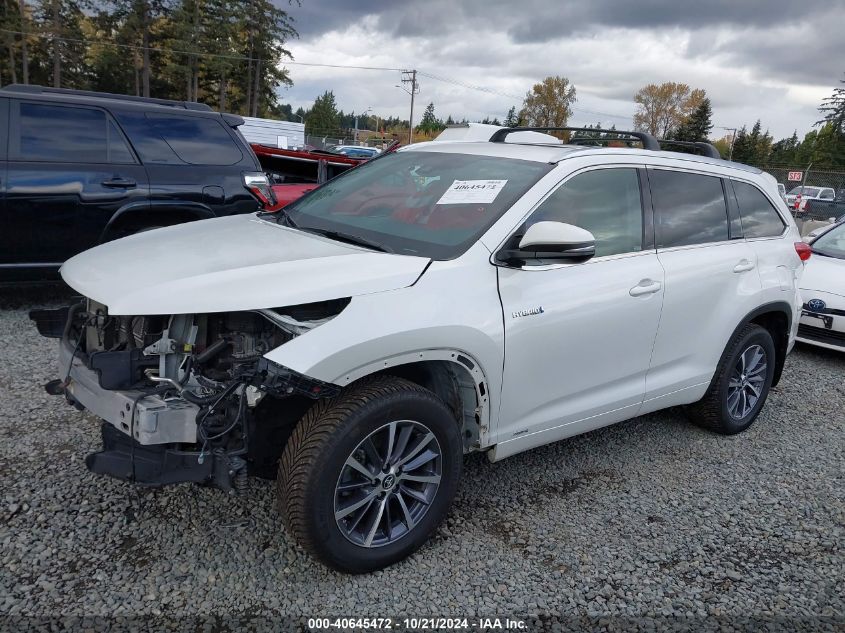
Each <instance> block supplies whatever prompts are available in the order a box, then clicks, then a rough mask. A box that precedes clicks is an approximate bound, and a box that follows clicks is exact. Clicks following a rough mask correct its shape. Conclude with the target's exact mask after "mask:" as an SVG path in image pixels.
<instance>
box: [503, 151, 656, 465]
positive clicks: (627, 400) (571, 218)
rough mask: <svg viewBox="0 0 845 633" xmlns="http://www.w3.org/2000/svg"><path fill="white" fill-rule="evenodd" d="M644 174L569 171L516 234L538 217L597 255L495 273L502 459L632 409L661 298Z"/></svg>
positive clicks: (612, 169) (616, 169)
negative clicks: (564, 226) (582, 236)
mask: <svg viewBox="0 0 845 633" xmlns="http://www.w3.org/2000/svg"><path fill="white" fill-rule="evenodd" d="M642 171H643V170H639V171H638V169H637V168H636V166H631V165H626V166H613V165H611V166H607V167H600V168H590V169H586V170H584V171H581V172H578V173H575V174H573V175H571V176H570V177H569V178H568V179H567V180H566V181H565V182H563V183H562V184H561V185H560V186H558V187H557V188H556V189H555V190H554V191H552V192H551V193H550V194H549V195H548V196H547V197H546V198H545V199H544V200H542V201H541V202H540V204H539V205H538V206H537V208H536V209H535V210H534V211H533V212H532V213H531V215H530V216H529V217H528V219H527V220H526V222H525V223H524V224H523V226H522V227H521V228H520V229H518V230H517V232H516V234H515V236H519V235H520V234H524V230H525V228H526V227H528V226H531V225H532V224H534V223H535V222H539V221H556V222H565V223H568V224H573V225H576V226H579V227H581V228H584V229H587V230H588V231H590V232H591V233H592V234H593V236H594V237H595V242H596V253H597V256H596V257H594V258H593V259H591V260H589V261H587V262H584V263H578V264H566V263H561V262H560V261H558V262H554V261H545V262H538V261H536V260H535V261H533V262H532V261H526V262H525V265H524V266H523V267H522V268H518V267H500V269H499V293H500V297H501V300H502V306H503V309H504V327H505V368H504V386H503V392H502V405H501V414H500V423H499V429H498V431H499V433H498V438H499V442H502V443H508V446H502V447H501V451H500V452H501V453H502V454H506V453H508V452H509V451H513V450H522V448H528V447H530V446H536V445H538V444H542V443H545V442H549V441H554V440H556V439H560V438H562V437H566V436H567V435H571V434H574V433H577V432H583V431H585V430H589V429H590V428H594V427H597V426H601V425H602V424H607V423H610V422H615V421H618V420H621V419H625V418H627V417H632V416H634V415H636V413H637V411H638V409H639V406H640V404H641V402H642V398H643V394H644V392H645V376H646V372H647V371H648V365H649V357H650V355H651V350H652V346H653V344H654V337H655V334H656V332H657V326H658V321H659V318H660V305H661V302H662V299H663V292H662V284H663V269H662V268H661V266H660V262H659V261H658V259H657V256H656V254H655V252H654V251H653V250H651V249H652V244H653V235H652V232H651V228H652V222H651V217H650V206H649V205H647V204H644V200H647V196H644V195H643V194H647V188H644V187H642V186H641V184H642V178H644V174H643V173H642ZM644 208H646V209H648V213H645V214H644V212H643V209H644ZM513 239H515V238H511V240H513ZM578 421H583V422H581V423H580V424H576V422H578Z"/></svg>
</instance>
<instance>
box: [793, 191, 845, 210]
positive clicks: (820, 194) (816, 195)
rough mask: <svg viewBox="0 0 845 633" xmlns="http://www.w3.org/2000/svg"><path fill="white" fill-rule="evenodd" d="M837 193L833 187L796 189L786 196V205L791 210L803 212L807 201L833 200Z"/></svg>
mask: <svg viewBox="0 0 845 633" xmlns="http://www.w3.org/2000/svg"><path fill="white" fill-rule="evenodd" d="M835 197H836V192H835V191H834V190H833V188H832V187H807V186H803V187H795V188H794V189H792V190H791V191H790V192H789V193H788V194H786V204H787V205H788V206H789V208H790V209H795V210H796V211H801V210H803V209H804V207H805V206H806V204H807V200H833V199H834V198H835Z"/></svg>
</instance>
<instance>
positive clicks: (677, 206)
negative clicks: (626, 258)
mask: <svg viewBox="0 0 845 633" xmlns="http://www.w3.org/2000/svg"><path fill="white" fill-rule="evenodd" d="M648 179H649V184H650V187H651V198H652V204H653V205H654V224H655V226H654V230H655V237H656V241H657V247H658V248H670V247H673V246H687V245H691V244H706V243H709V242H721V241H723V240H727V239H729V233H728V210H727V205H726V204H725V193H724V190H723V189H722V180H721V178H719V177H718V176H707V175H703V174H693V173H689V172H683V171H669V170H666V169H649V170H648Z"/></svg>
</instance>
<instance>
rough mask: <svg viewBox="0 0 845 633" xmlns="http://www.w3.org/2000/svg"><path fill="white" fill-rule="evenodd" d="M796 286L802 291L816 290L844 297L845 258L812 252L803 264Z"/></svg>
mask: <svg viewBox="0 0 845 633" xmlns="http://www.w3.org/2000/svg"><path fill="white" fill-rule="evenodd" d="M798 286H799V287H800V288H801V290H802V291H804V292H806V291H808V290H817V291H820V292H829V293H831V294H835V295H839V296H842V297H845V259H837V258H835V257H825V256H824V255H819V254H818V253H813V255H812V256H811V257H810V259H809V260H808V261H807V263H806V264H805V265H804V272H803V273H801V280H800V281H799V283H798ZM804 298H805V299H806V298H807V297H806V295H804Z"/></svg>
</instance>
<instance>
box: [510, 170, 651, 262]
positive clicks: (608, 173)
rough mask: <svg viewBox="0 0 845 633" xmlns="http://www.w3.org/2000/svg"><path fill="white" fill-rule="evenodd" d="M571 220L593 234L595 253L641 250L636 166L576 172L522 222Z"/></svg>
mask: <svg viewBox="0 0 845 633" xmlns="http://www.w3.org/2000/svg"><path fill="white" fill-rule="evenodd" d="M544 220H554V221H557V222H566V223H567V224H574V225H575V226H579V227H581V228H582V229H587V230H588V231H590V232H591V233H592V234H593V236H594V237H595V238H596V255H597V256H599V257H601V256H602V255H616V254H619V253H631V252H634V251H639V250H642V247H643V212H642V205H641V203H640V181H639V178H638V177H637V170H636V169H629V168H616V169H596V170H593V171H588V172H585V173H583V174H578V175H577V176H575V177H573V178H572V179H571V180H568V181H567V182H565V183H564V184H563V185H561V186H560V187H558V188H557V189H556V190H555V191H554V193H552V195H550V196H549V197H548V198H546V199H545V200H544V201H543V202H542V204H540V206H539V207H537V210H536V211H534V213H532V214H531V217H530V218H528V221H527V222H526V223H525V228H528V227H529V226H531V225H532V224H535V223H537V222H541V221H544Z"/></svg>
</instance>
